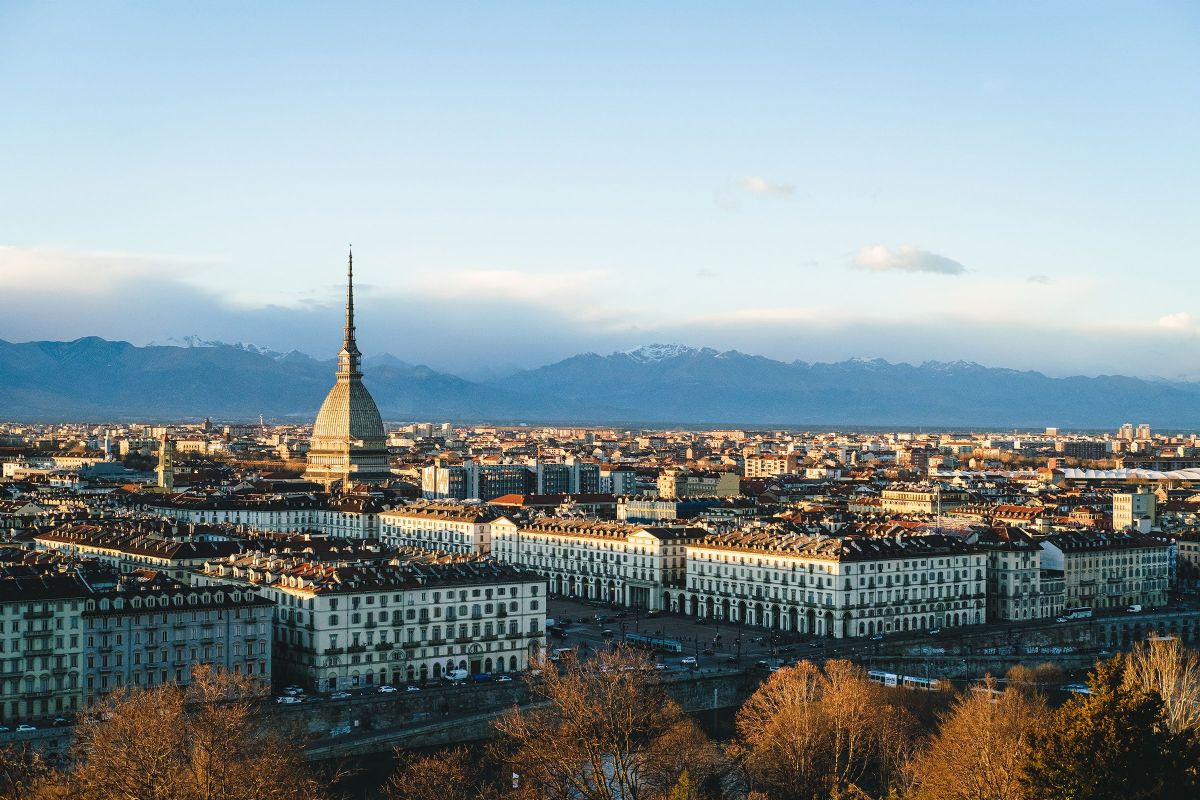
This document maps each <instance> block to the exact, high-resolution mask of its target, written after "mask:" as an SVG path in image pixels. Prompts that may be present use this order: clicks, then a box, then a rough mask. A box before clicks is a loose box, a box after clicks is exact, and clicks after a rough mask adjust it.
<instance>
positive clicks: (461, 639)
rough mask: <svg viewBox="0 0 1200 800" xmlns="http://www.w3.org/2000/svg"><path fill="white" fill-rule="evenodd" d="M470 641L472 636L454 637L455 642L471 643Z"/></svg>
mask: <svg viewBox="0 0 1200 800" xmlns="http://www.w3.org/2000/svg"><path fill="white" fill-rule="evenodd" d="M470 641H471V637H470V636H455V637H454V643H455V644H468V643H470Z"/></svg>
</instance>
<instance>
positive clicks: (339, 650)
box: [323, 647, 346, 656]
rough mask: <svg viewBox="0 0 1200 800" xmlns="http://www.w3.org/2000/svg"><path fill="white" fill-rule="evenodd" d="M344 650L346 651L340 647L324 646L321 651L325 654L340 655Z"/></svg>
mask: <svg viewBox="0 0 1200 800" xmlns="http://www.w3.org/2000/svg"><path fill="white" fill-rule="evenodd" d="M344 652H346V650H345V648H342V647H326V648H325V650H324V651H323V654H324V655H327V656H340V655H341V654H342V653H344Z"/></svg>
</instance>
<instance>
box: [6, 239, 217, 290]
mask: <svg viewBox="0 0 1200 800" xmlns="http://www.w3.org/2000/svg"><path fill="white" fill-rule="evenodd" d="M217 263H220V259H215V258H211V257H205V256H174V255H163V254H159V253H124V252H114V251H105V250H68V249H64V248H55V247H16V246H12V245H0V289H6V290H16V289H32V290H39V291H44V290H47V289H50V288H52V289H53V290H54V291H55V292H65V293H69V294H96V293H105V294H107V293H110V292H112V291H113V290H114V288H116V287H117V286H120V285H122V284H124V283H125V282H127V281H129V280H134V279H139V278H151V277H152V278H156V279H185V278H186V277H188V276H189V275H190V274H192V273H194V272H195V271H196V269H197V268H199V267H202V266H204V265H206V264H217Z"/></svg>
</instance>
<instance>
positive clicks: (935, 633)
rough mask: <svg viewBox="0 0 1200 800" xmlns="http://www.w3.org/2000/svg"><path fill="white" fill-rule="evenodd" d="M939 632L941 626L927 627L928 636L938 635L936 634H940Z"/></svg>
mask: <svg viewBox="0 0 1200 800" xmlns="http://www.w3.org/2000/svg"><path fill="white" fill-rule="evenodd" d="M941 632H942V629H941V628H930V629H929V635H930V636H938V635H940V634H941Z"/></svg>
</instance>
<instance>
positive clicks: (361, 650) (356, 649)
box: [346, 644, 367, 653]
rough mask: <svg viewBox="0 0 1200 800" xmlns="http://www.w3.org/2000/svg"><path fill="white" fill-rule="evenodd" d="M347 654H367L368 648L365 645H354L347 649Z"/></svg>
mask: <svg viewBox="0 0 1200 800" xmlns="http://www.w3.org/2000/svg"><path fill="white" fill-rule="evenodd" d="M346 652H347V653H365V652H367V646H366V645H365V644H352V645H350V646H349V647H347V648H346Z"/></svg>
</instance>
